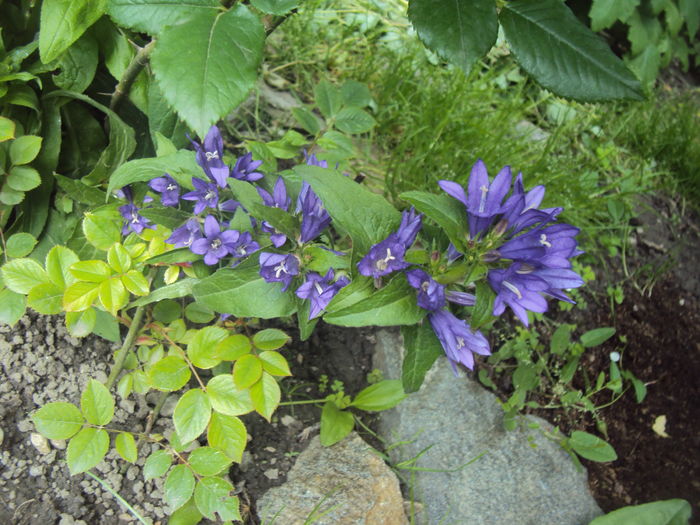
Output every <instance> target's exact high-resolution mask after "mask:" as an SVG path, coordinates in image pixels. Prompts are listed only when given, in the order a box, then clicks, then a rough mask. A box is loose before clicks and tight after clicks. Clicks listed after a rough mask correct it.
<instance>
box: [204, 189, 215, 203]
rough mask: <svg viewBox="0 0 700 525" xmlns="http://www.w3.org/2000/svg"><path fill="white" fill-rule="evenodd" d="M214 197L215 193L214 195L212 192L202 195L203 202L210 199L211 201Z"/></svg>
mask: <svg viewBox="0 0 700 525" xmlns="http://www.w3.org/2000/svg"><path fill="white" fill-rule="evenodd" d="M215 196H216V193H214V191H208V192H207V193H206V195H204V200H205V201H208V200H211V199H213V198H214V197H215Z"/></svg>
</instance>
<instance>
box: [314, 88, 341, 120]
mask: <svg viewBox="0 0 700 525" xmlns="http://www.w3.org/2000/svg"><path fill="white" fill-rule="evenodd" d="M314 99H315V101H316V105H317V106H318V109H320V110H321V114H322V115H323V116H324V117H326V118H327V119H330V118H332V117H334V116H335V115H336V114H337V113H338V111H340V107H341V106H342V104H343V99H342V96H341V94H340V90H339V89H338V88H337V87H335V86H334V85H333V84H331V83H330V82H328V81H327V80H322V81H321V82H319V83H318V84H316V86H315V87H314Z"/></svg>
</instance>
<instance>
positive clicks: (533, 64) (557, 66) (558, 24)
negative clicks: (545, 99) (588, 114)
mask: <svg viewBox="0 0 700 525" xmlns="http://www.w3.org/2000/svg"><path fill="white" fill-rule="evenodd" d="M499 20H500V22H501V26H502V27H503V30H504V32H505V35H506V40H507V41H508V44H509V45H510V47H511V50H512V52H513V54H514V55H515V58H516V59H517V60H518V62H519V63H520V65H521V66H522V67H523V69H525V70H526V71H527V72H528V73H529V74H531V75H532V76H533V77H534V78H535V80H537V81H538V82H539V83H540V84H542V85H543V86H544V87H545V88H547V89H549V90H551V91H553V92H554V93H555V94H557V95H559V96H562V97H567V98H573V99H576V100H580V101H585V102H589V101H597V100H612V99H633V100H641V99H642V98H643V93H642V90H641V86H640V85H639V82H638V81H637V79H635V78H634V75H632V73H631V72H630V71H629V70H628V69H627V68H626V67H625V66H624V64H623V63H622V61H621V60H620V59H618V58H617V57H616V56H615V55H614V54H613V52H612V51H610V48H608V46H607V45H606V44H605V42H603V41H602V40H601V39H600V38H599V37H598V36H597V35H596V34H595V33H593V32H592V31H591V30H590V29H588V28H587V27H586V26H584V25H583V24H582V23H581V22H579V21H578V19H577V18H576V17H575V16H574V14H573V13H572V12H571V11H570V10H569V8H568V7H567V6H566V5H565V4H563V3H562V2H560V1H559V0H540V1H539V2H531V1H530V0H514V1H512V2H508V3H507V4H505V5H504V6H503V8H502V9H501V11H500V13H499Z"/></svg>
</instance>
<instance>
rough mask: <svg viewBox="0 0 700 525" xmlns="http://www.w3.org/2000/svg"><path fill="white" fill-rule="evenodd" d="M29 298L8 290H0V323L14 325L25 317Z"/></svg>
mask: <svg viewBox="0 0 700 525" xmlns="http://www.w3.org/2000/svg"><path fill="white" fill-rule="evenodd" d="M26 308H27V297H26V296H25V295H24V294H21V293H16V292H13V291H12V290H8V289H7V288H3V289H2V290H0V323H4V324H8V325H10V326H12V325H14V324H15V323H16V322H17V321H19V320H20V318H21V317H22V316H23V315H24V311H25V310H26Z"/></svg>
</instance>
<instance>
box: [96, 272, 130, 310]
mask: <svg viewBox="0 0 700 525" xmlns="http://www.w3.org/2000/svg"><path fill="white" fill-rule="evenodd" d="M99 296H100V302H101V303H102V306H104V307H105V310H107V311H108V312H109V313H111V314H112V315H114V316H116V315H117V312H118V311H119V310H120V309H122V308H123V307H125V306H126V304H127V303H128V302H129V292H127V291H126V288H125V287H124V285H123V284H122V282H121V280H120V279H119V278H118V277H112V278H111V279H107V280H106V281H102V282H101V283H100V288H99Z"/></svg>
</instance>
